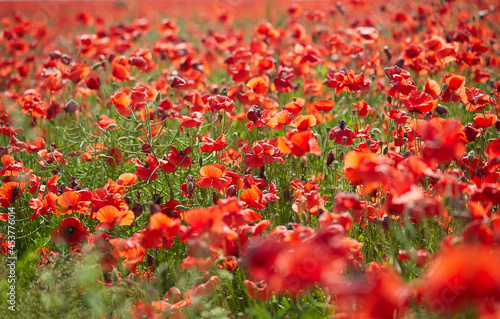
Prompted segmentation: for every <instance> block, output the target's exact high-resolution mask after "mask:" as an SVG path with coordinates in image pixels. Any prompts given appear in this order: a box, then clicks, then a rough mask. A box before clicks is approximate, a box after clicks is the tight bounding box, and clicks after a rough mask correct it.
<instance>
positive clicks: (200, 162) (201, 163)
mask: <svg viewBox="0 0 500 319" xmlns="http://www.w3.org/2000/svg"><path fill="white" fill-rule="evenodd" d="M198 164H200V167H203V157H201V156H200V158H199V159H198Z"/></svg>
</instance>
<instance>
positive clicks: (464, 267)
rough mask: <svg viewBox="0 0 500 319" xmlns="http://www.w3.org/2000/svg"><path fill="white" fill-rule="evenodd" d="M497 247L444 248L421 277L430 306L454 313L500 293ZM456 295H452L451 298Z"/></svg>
mask: <svg viewBox="0 0 500 319" xmlns="http://www.w3.org/2000/svg"><path fill="white" fill-rule="evenodd" d="M497 256H498V250H497V249H492V248H490V247H486V246H481V245H459V246H456V247H450V248H447V249H445V250H444V251H443V252H442V253H441V254H439V256H438V257H437V258H436V259H435V261H434V262H433V264H432V265H431V266H430V267H429V268H428V269H427V270H426V272H425V275H424V276H423V278H422V285H423V301H424V304H425V305H427V306H428V307H429V309H431V310H433V311H436V312H438V313H440V314H442V315H444V314H446V315H448V316H451V315H452V314H453V313H459V312H460V311H461V310H462V309H470V307H471V305H472V306H473V305H479V304H481V303H482V302H484V301H486V300H498V298H499V296H500V288H499V287H500V273H499V272H498V268H499V267H500V263H499V260H498V258H497ZM450 296H453V298H450Z"/></svg>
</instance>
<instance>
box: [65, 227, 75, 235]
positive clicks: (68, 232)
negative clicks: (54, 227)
mask: <svg viewBox="0 0 500 319" xmlns="http://www.w3.org/2000/svg"><path fill="white" fill-rule="evenodd" d="M74 233H75V226H69V227H67V228H66V237H70V236H72V235H73V234H74Z"/></svg>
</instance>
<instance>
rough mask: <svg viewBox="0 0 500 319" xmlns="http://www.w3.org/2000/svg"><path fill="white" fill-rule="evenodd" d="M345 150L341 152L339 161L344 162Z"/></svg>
mask: <svg viewBox="0 0 500 319" xmlns="http://www.w3.org/2000/svg"><path fill="white" fill-rule="evenodd" d="M344 155H345V154H344V152H340V154H339V161H341V162H343V161H344Z"/></svg>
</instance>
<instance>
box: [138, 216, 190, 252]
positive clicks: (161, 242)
mask: <svg viewBox="0 0 500 319" xmlns="http://www.w3.org/2000/svg"><path fill="white" fill-rule="evenodd" d="M180 226H181V221H180V219H178V218H171V217H168V216H167V215H165V214H163V213H155V214H153V215H151V218H150V219H149V226H148V228H146V229H145V230H143V231H142V232H141V234H142V235H143V236H142V246H144V248H145V249H153V248H161V249H168V248H172V246H173V243H174V239H175V236H176V235H177V233H178V232H179V228H180Z"/></svg>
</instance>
